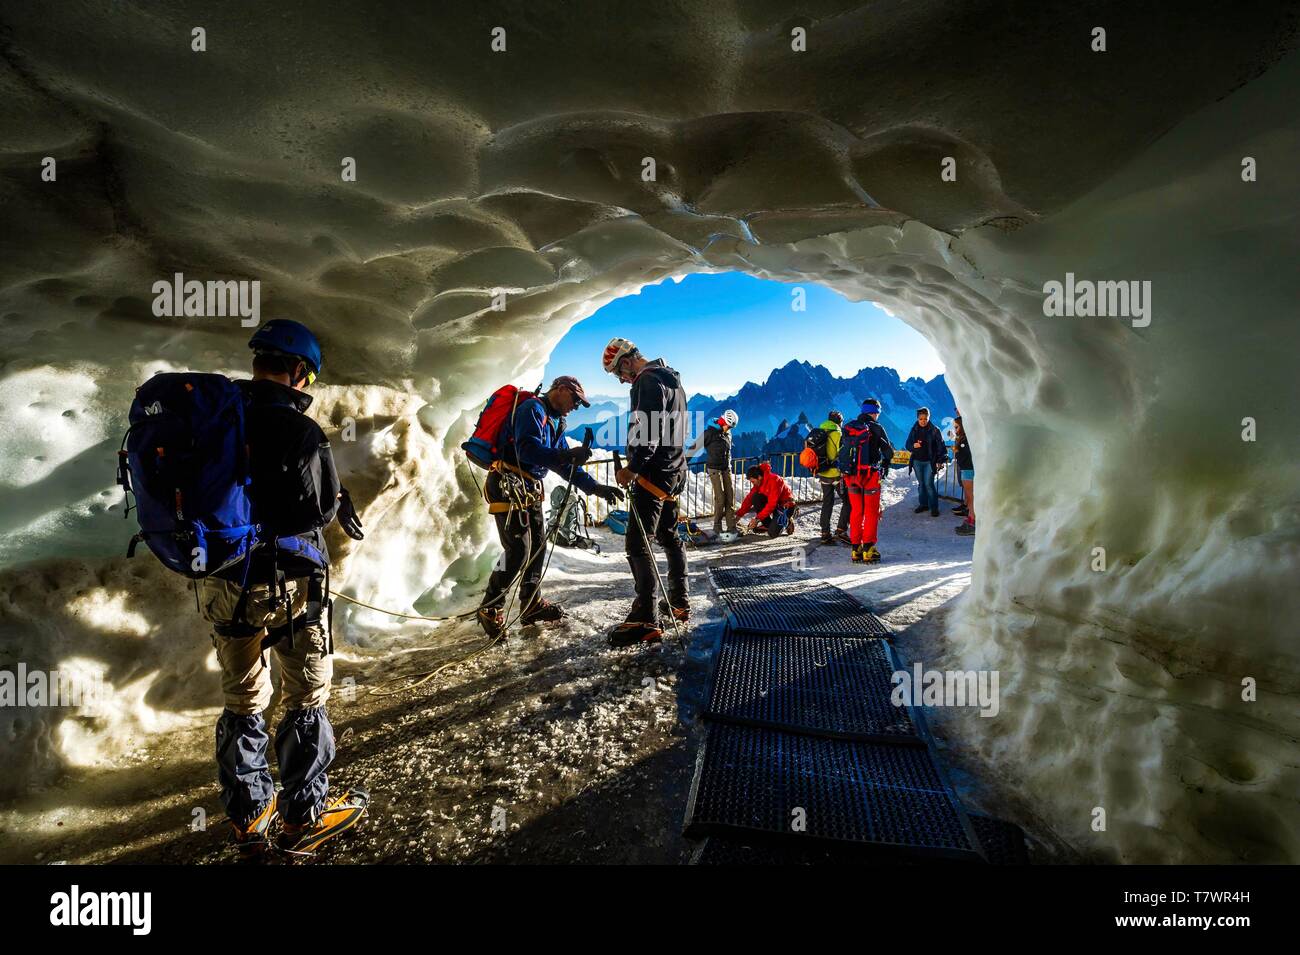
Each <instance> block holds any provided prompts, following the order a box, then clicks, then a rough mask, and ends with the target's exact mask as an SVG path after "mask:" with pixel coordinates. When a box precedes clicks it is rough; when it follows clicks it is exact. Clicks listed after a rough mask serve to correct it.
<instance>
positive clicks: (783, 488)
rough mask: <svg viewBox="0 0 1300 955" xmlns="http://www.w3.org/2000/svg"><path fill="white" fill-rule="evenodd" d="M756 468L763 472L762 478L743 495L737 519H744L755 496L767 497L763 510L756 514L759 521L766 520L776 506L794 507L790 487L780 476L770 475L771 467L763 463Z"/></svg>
mask: <svg viewBox="0 0 1300 955" xmlns="http://www.w3.org/2000/svg"><path fill="white" fill-rule="evenodd" d="M758 467H759V469H760V470H761V471H762V472H763V476H762V477H761V478H759V481H758V484H757V485H756V486H755V487H753V488H752V489H750V492H749V493H748V494H746V495H745V500H744V501H742V502H741V505H740V510H738V511H736V517H737V518H741V517H744V516H745V515H746V514H748V513H749V505H750V504H751V503H752V502H753V500H754V495H755V494H765V495H767V503H766V504H764V505H763V509H762V510H761V511H759V512H758V519H759V520H760V521H763V520H767V518H768V517H769V516H771V514H772V512H773V511H775V510H776V509H777V507H778V506H780V507H793V506H794V495H793V494H791V493H790V485H788V484H786V483H785V480H784V479H783V478H782V477H781V475H779V474H773V473H772V465H770V464H768V463H767V462H766V461H764V462H763V463H762V464H760V465H759V466H758Z"/></svg>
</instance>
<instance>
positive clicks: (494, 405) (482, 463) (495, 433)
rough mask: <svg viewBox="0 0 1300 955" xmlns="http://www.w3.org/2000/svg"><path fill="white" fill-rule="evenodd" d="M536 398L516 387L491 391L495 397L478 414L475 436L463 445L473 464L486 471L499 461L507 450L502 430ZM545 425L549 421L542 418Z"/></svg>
mask: <svg viewBox="0 0 1300 955" xmlns="http://www.w3.org/2000/svg"><path fill="white" fill-rule="evenodd" d="M536 397H537V395H536V394H534V393H533V392H531V391H524V390H523V389H521V388H518V387H516V386H515V385H502V386H501V387H500V388H498V389H497V390H496V391H494V392H492V397H490V398H488V400H487V404H485V405H484V406H483V410H482V411H481V412H480V413H479V416H478V424H476V425H474V433H473V434H472V435H470V436H469V440H468V441H466V442H465V443H464V444H462V445H461V446H460V447H461V450H462V451H464V452H465V454H466V456H467V457H468V458H469V460H470V463H472V464H477V465H478V466H479V467H481V468H484V469H487V468H490V467H492V465H493V463H495V462H496V461H499V460H500V459H501V452H502V450H503V449H504V447H505V441H504V440H503V438H502V431H503V430H504V429H505V424H506V419H507V418H509V419H511V420H514V414H515V409H516V408H518V407H519V405H521V404H523V403H524V402H525V401H528V400H530V399H532V398H536ZM545 426H546V419H545V418H543V419H542V427H545Z"/></svg>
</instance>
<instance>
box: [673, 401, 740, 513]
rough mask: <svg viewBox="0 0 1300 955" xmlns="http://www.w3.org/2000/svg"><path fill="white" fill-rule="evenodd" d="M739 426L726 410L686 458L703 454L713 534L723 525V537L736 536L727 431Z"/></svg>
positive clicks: (734, 494)
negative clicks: (711, 505) (709, 495)
mask: <svg viewBox="0 0 1300 955" xmlns="http://www.w3.org/2000/svg"><path fill="white" fill-rule="evenodd" d="M739 422H740V416H739V415H737V414H736V412H734V411H732V410H731V409H730V408H728V409H727V410H726V411H724V412H722V415H721V416H720V417H719V418H718V420H717V421H715V422H714V423H713V424H711V425H709V426H708V427H707V428H705V429H704V433H703V434H701V435H700V438H699V440H698V441H696V442H695V445H694V446H693V447H692V448H691V449H690V450H689V451H687V452H686V457H687V459H688V460H689V459H690V458H693V457H695V455H696V454H698V453H699V452H700V451H701V450H703V451H704V469H705V471H707V472H708V474H709V484H710V486H711V487H712V488H713V533H714V534H715V535H718V534H721V533H722V526H723V522H724V521H725V522H726V526H727V533H729V534H735V533H736V491H735V487H734V485H733V484H732V481H731V429H732V428H734V427H735V426H736V425H737V424H738V423H739Z"/></svg>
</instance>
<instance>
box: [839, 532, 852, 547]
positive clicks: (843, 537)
mask: <svg viewBox="0 0 1300 955" xmlns="http://www.w3.org/2000/svg"><path fill="white" fill-rule="evenodd" d="M835 539H836V540H837V541H839V542H840V543H841V544H848V545H849V546H850V547H852V546H853V538H852V537H850V536H849V532H848V531H846V530H844V529H843V528H840V529H839V530H837V531H836V532H835Z"/></svg>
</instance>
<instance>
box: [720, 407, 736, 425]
mask: <svg viewBox="0 0 1300 955" xmlns="http://www.w3.org/2000/svg"><path fill="white" fill-rule="evenodd" d="M722 420H723V421H725V422H727V427H728V428H734V427H735V426H736V425H737V424H739V423H740V415H738V414H736V412H734V411H732V410H731V409H730V408H728V409H727V410H726V411H724V412H722Z"/></svg>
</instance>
